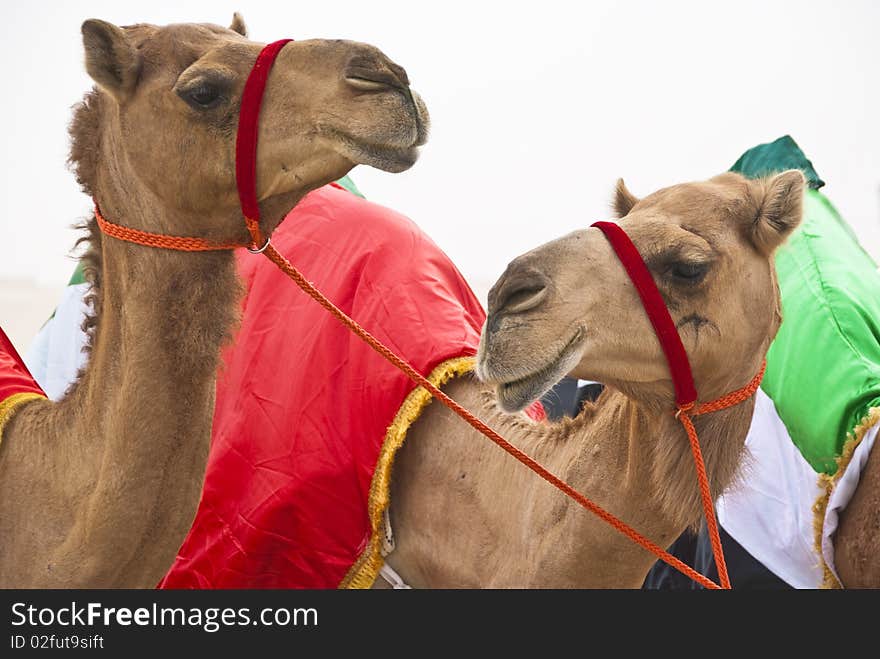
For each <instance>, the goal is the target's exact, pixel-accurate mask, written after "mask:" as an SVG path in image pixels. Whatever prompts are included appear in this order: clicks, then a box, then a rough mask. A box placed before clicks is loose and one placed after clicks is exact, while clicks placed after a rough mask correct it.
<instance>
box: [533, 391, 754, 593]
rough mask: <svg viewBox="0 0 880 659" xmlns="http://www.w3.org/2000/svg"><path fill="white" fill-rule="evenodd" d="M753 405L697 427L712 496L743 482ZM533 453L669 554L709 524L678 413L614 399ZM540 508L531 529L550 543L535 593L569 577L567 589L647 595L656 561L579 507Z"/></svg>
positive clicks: (539, 557) (539, 556)
mask: <svg viewBox="0 0 880 659" xmlns="http://www.w3.org/2000/svg"><path fill="white" fill-rule="evenodd" d="M753 405H754V401H753V399H752V400H749V401H747V402H745V403H742V404H740V405H738V406H736V407H734V408H729V409H726V410H722V411H719V412H715V413H712V414H709V415H705V416H699V417H696V418H695V419H694V423H695V426H696V429H697V432H698V435H699V438H700V444H701V447H702V451H703V457H704V460H705V463H706V469H707V472H708V474H709V480H710V484H711V486H712V491H713V496H717V495H718V494H720V493H721V492H722V491H723V490H724V489H725V488H726V487H727V486H728V485H729V484H730V483H731V481H732V480H733V479H734V478H735V476H736V471H737V468H738V467H739V464H740V460H741V457H742V451H743V446H744V442H745V437H746V433H747V432H748V427H749V423H750V419H751V413H752V409H753ZM532 448H533V450H534V451H535V452H536V454H539V455H540V456H541V459H542V460H544V461H546V462H547V463H551V464H553V465H554V469H555V470H556V471H557V473H559V474H561V475H562V476H563V478H564V479H565V480H566V481H567V482H569V483H570V484H571V485H573V486H574V487H575V488H576V489H577V490H579V491H581V492H583V493H584V494H586V495H587V496H589V497H590V498H592V499H593V500H594V501H595V502H596V503H598V504H599V505H601V506H602V507H604V508H605V509H606V510H608V511H609V512H611V513H613V514H614V515H616V516H618V517H619V518H620V519H622V520H623V521H624V522H626V523H627V524H629V525H631V526H632V527H634V528H635V529H636V530H637V531H638V532H640V533H641V534H642V535H644V536H646V537H647V538H648V539H650V540H652V541H653V542H655V543H656V544H658V545H660V546H661V547H663V548H666V547H667V546H668V545H669V544H670V543H671V542H672V541H673V540H674V539H675V538H676V537H678V535H680V534H681V533H682V532H683V531H684V530H685V529H686V528H687V527H688V526H691V525H693V524H694V523H696V522H697V521H698V520H699V519H701V517H702V506H701V503H700V496H699V489H698V486H697V478H696V471H695V467H694V464H693V458H692V455H691V451H690V446H689V443H688V440H687V435H686V433H685V430H684V428H683V427H682V425H681V423H680V422H679V421H678V420H676V419H675V418H674V417H673V415H672V414H671V413H657V412H649V411H646V408H645V407H644V406H643V405H640V404H638V403H636V402H634V401H633V400H632V399H630V398H627V397H626V396H624V395H623V394H621V393H619V392H610V391H609V392H606V393H605V394H604V395H603V397H602V398H601V399H600V401H599V404H598V405H597V406H596V407H595V409H594V410H593V412H592V414H590V413H587V414H586V415H585V416H584V417H583V418H579V419H575V420H574V421H571V422H567V423H564V424H562V425H561V426H560V427H557V428H554V429H553V430H550V431H549V432H548V433H546V435H545V436H544V437H541V438H540V439H538V440H536V441H535V442H534V443H533V446H532ZM555 498H558V497H555ZM537 501H538V502H537V503H536V505H535V507H534V511H533V517H532V520H531V523H532V524H534V525H535V526H536V527H539V528H536V529H535V531H536V536H539V537H543V539H542V541H541V543H540V546H539V547H538V550H537V553H536V555H535V557H534V558H535V560H536V565H538V566H539V568H538V570H537V571H536V572H535V573H534V574H532V575H530V579H535V580H536V583H534V585H549V584H542V583H541V581H542V579H543V577H544V576H545V575H547V576H549V577H550V579H551V580H552V579H553V578H555V577H558V576H561V575H564V581H565V582H566V583H567V584H568V585H578V584H582V585H590V586H602V585H606V586H617V587H619V586H623V585H627V586H632V587H638V586H640V585H641V583H642V581H643V580H644V577H645V575H646V574H647V572H648V570H649V569H650V566H651V564H652V563H653V562H654V560H656V558H655V557H654V556H653V555H652V554H649V553H648V552H647V551H645V550H643V549H641V548H639V547H638V546H637V545H635V544H634V543H633V542H632V541H631V540H629V539H627V538H626V537H624V536H623V535H621V534H620V533H618V532H617V531H615V530H614V529H612V528H611V527H610V526H608V525H606V524H605V523H604V522H601V521H599V520H598V519H597V518H596V517H595V516H593V515H592V514H590V513H588V512H587V511H585V510H583V509H582V508H580V507H579V506H577V505H576V504H571V503H568V504H565V507H564V509H563V510H561V511H559V512H557V514H555V515H554V514H552V509H553V508H554V507H555V508H557V510H558V508H559V505H560V504H559V503H558V501H557V502H554V503H553V504H550V503H549V502H548V503H547V504H544V503H543V500H537ZM542 526H543V527H544V528H540V527H542ZM554 545H555V546H554ZM562 548H564V550H562V551H559V550H560V549H562ZM542 573H544V574H542ZM560 585H561V584H560Z"/></svg>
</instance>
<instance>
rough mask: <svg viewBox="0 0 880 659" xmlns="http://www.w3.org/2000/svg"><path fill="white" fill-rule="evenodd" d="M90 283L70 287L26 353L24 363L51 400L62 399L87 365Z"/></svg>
mask: <svg viewBox="0 0 880 659" xmlns="http://www.w3.org/2000/svg"><path fill="white" fill-rule="evenodd" d="M87 290H88V284H76V285H74V286H68V287H67V288H66V289H65V290H64V293H63V294H62V297H61V302H60V303H59V304H58V308H57V309H56V310H55V316H54V317H52V318H50V319H49V320H48V321H47V322H46V324H45V325H43V327H42V329H41V330H40V332H39V333H38V334H37V336H36V338H35V339H34V340H33V341H32V342H31V345H30V347H29V348H28V350H27V352H26V353H25V354H24V357H23V359H24V363H25V366H27V367H28V370H29V371H30V372H31V374H32V375H33V376H34V379H36V381H37V384H39V385H40V386H41V387H42V388H43V391H45V392H46V395H47V396H48V397H49V398H50V399H51V400H58V399H59V398H61V397H62V396H63V395H64V392H65V391H67V388H68V387H69V386H70V384H71V383H72V382H73V381H74V379H76V374H77V373H78V372H79V369H80V368H81V367H82V366H83V365H84V364H85V362H86V355H85V353H84V352H83V346H85V343H86V335H85V332H83V331H82V323H83V319H84V318H85V314H86V311H87V307H86V304H85V302H84V301H83V297H84V296H85V294H86V291H87Z"/></svg>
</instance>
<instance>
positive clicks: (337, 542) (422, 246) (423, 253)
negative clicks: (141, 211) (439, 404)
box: [162, 186, 485, 588]
mask: <svg viewBox="0 0 880 659" xmlns="http://www.w3.org/2000/svg"><path fill="white" fill-rule="evenodd" d="M272 240H273V244H275V245H276V247H277V248H278V249H279V251H281V252H282V253H283V254H285V255H287V256H288V258H290V259H291V260H292V261H293V262H294V263H296V265H297V267H298V268H299V269H300V270H301V271H302V272H303V273H304V275H305V276H306V277H308V278H309V279H310V280H311V281H313V282H314V283H315V284H316V285H317V286H318V288H320V289H321V290H322V291H323V292H324V294H325V295H327V296H328V297H329V298H330V299H331V300H332V301H333V302H334V303H335V304H337V305H338V306H339V307H340V308H341V309H342V310H343V311H345V312H346V313H348V314H349V315H351V316H352V317H353V318H355V319H356V320H357V321H358V322H360V323H361V324H362V325H363V326H364V327H365V328H366V329H367V330H368V331H370V332H371V333H373V335H374V336H376V337H377V338H379V339H380V340H381V341H382V342H384V343H385V344H386V345H388V346H389V347H390V348H392V349H393V350H394V351H395V352H397V353H398V354H399V355H401V356H403V357H404V358H406V359H407V360H409V361H410V362H411V363H412V364H413V366H414V367H415V368H416V369H418V370H419V371H420V372H421V373H424V374H428V373H430V372H431V371H432V370H433V369H434V368H435V367H436V366H438V365H439V364H440V363H442V362H444V361H446V360H448V359H451V358H454V357H459V356H463V355H473V354H475V353H476V349H477V345H478V341H479V336H480V329H481V327H482V325H483V322H484V321H485V313H484V311H483V309H482V307H481V305H480V304H479V302H478V301H477V299H476V297H475V296H474V294H473V293H472V292H471V290H470V288H469V287H468V285H467V283H466V282H465V280H464V278H463V277H462V276H461V274H460V273H459V272H458V270H457V269H456V268H455V266H454V265H453V264H452V262H451V261H450V260H449V258H448V257H447V256H446V255H445V254H444V253H443V252H442V251H441V250H440V249H439V248H438V247H437V246H436V245H435V244H434V243H433V242H432V241H431V240H430V238H428V237H427V236H426V235H425V234H424V233H423V232H422V231H421V230H419V228H418V227H417V226H416V225H415V224H413V223H412V222H411V221H410V220H408V219H407V218H405V217H403V216H401V215H399V214H397V213H395V212H394V211H391V210H388V209H386V208H383V207H381V206H378V205H376V204H373V203H370V202H368V201H365V200H363V199H360V198H359V197H357V196H355V195H353V194H350V193H348V192H345V191H343V190H339V189H337V188H335V187H333V186H325V187H323V188H321V189H319V190H316V191H314V192H312V193H310V194H309V195H307V196H306V197H305V198H304V199H303V200H302V201H301V202H300V203H299V204H298V205H297V206H296V208H295V209H294V210H293V211H292V212H291V213H290V214H289V215H288V216H287V218H286V219H285V220H284V222H283V223H282V224H281V225H280V227H279V228H278V229H277V230H276V231H275V234H274V235H273V238H272ZM238 266H239V272H240V274H241V276H242V277H243V279H244V280H245V282H246V286H247V297H246V299H245V301H244V305H243V320H242V323H241V328H240V330H239V333H238V336H237V337H236V339H235V343H234V346H233V347H230V348H229V349H228V350H226V351H225V353H224V365H223V367H222V369H221V376H220V380H219V382H218V386H217V404H216V409H215V413H214V427H213V442H212V447H211V452H210V456H209V461H208V467H207V474H206V479H205V487H204V491H203V495H202V501H201V504H200V506H199V509H198V513H197V515H196V519H195V523H194V524H193V528H192V529H191V531H190V533H189V535H188V537H187V539H186V541H185V542H184V543H183V546H182V547H181V549H180V553H179V556H178V558H177V560H176V562H175V563H174V565H173V566H172V568H171V570H170V571H169V573H168V575H167V576H166V578H165V580H164V582H163V583H162V586H163V587H172V588H209V587H211V588H335V587H337V586H338V585H339V583H340V581H341V580H342V579H343V578H344V577H345V575H346V573H347V572H348V570H349V568H350V567H351V566H352V565H353V564H354V562H355V561H356V560H357V558H358V557H359V556H360V553H361V551H362V550H363V549H364V547H365V546H366V543H367V541H368V539H369V537H370V533H371V527H370V522H369V517H368V509H367V503H368V499H369V490H370V484H371V482H372V477H373V473H374V471H375V466H376V462H377V460H378V456H379V451H380V449H381V446H382V443H383V440H384V438H385V434H386V431H387V429H388V427H389V425H391V423H392V421H393V419H394V416H395V414H396V413H397V411H398V409H399V408H400V406H401V404H402V403H403V401H404V399H405V398H406V396H407V395H408V394H409V393H410V392H411V391H412V390H413V388H414V386H415V385H414V384H413V383H412V382H411V381H410V380H409V379H408V378H407V377H406V376H405V375H404V374H403V373H401V372H400V371H398V370H397V369H396V368H395V367H394V366H392V365H391V364H389V363H388V362H386V361H385V360H384V359H383V358H382V357H381V356H379V355H378V354H376V353H375V352H374V351H373V350H372V349H371V348H370V347H369V346H368V345H367V344H366V343H364V342H363V341H361V340H360V339H359V338H358V337H357V336H355V335H354V334H352V333H350V332H349V331H348V330H347V329H346V328H345V327H344V326H342V325H341V324H340V323H338V322H337V321H336V319H335V318H333V317H332V316H330V315H329V314H328V313H327V312H326V311H324V309H323V308H321V307H320V306H319V305H318V304H316V303H315V302H314V301H313V300H312V299H311V298H309V297H308V296H307V295H306V294H305V293H303V292H302V291H301V290H300V289H299V288H297V287H296V286H294V285H293V284H292V283H291V282H290V281H289V280H288V279H287V278H286V277H285V275H284V274H283V273H282V272H281V271H280V270H279V269H278V268H276V267H275V266H274V264H273V263H271V262H270V261H269V260H268V259H265V258H262V257H260V256H253V255H250V254H248V253H247V252H245V251H243V250H240V251H239V253H238ZM465 428H466V427H465V425H464V423H462V431H463V432H464V431H465Z"/></svg>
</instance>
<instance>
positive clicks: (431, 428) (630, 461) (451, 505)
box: [375, 170, 804, 588]
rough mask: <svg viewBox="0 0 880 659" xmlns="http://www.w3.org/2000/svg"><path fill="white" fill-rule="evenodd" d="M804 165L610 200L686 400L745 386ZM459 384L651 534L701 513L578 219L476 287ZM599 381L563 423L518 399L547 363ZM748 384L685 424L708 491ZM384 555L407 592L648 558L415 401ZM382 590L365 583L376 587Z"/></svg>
mask: <svg viewBox="0 0 880 659" xmlns="http://www.w3.org/2000/svg"><path fill="white" fill-rule="evenodd" d="M803 186H804V177H803V175H802V174H801V173H800V172H799V171H796V170H790V171H787V172H783V173H781V174H778V175H776V176H774V177H772V178H767V179H764V180H759V181H751V180H748V179H745V178H743V177H741V176H740V175H738V174H730V173H728V174H722V175H720V176H717V177H715V178H712V179H710V180H708V181H705V182H698V183H687V184H681V185H675V186H672V187H670V188H666V189H663V190H660V191H658V192H655V193H654V194H651V195H649V196H647V197H645V198H643V199H638V198H636V197H635V196H634V195H633V194H632V193H630V192H629V190H628V189H627V188H626V186H625V185H624V184H623V181H622V180H621V181H619V182H618V186H617V190H616V196H615V202H614V206H615V209H616V213H617V216H618V217H619V218H621V225H622V226H623V227H624V229H625V230H626V231H627V233H628V234H629V236H630V237H631V239H632V240H633V242H634V244H635V246H636V247H637V248H638V250H639V252H640V253H641V255H642V257H643V258H644V259H645V261H646V263H647V264H648V266H649V268H650V269H651V271H652V273H653V274H654V278H655V280H656V282H657V284H658V286H659V288H660V291H661V293H662V295H663V296H664V299H665V301H666V304H667V306H668V308H669V309H670V312H671V314H672V317H673V320H674V321H675V322H676V325H677V327H678V329H679V333H680V335H681V338H682V341H683V343H684V346H685V348H686V350H687V352H688V355H689V359H690V362H691V366H692V369H693V373H694V379H695V382H696V385H697V390H698V393H699V400H701V401H709V400H712V399H715V398H716V397H719V396H721V395H723V394H725V393H727V392H730V391H733V390H735V389H738V388H740V387H742V386H744V385H745V384H746V383H748V382H749V381H750V380H751V379H752V378H753V377H754V376H755V374H756V373H757V372H758V370H759V368H760V366H761V362H762V360H763V358H764V355H765V353H766V351H767V348H768V346H769V345H770V342H771V341H772V339H773V337H774V336H775V334H776V331H777V329H778V327H779V325H780V322H781V312H780V300H779V293H778V288H777V284H776V278H775V271H774V267H773V261H772V256H773V252H774V250H775V249H776V248H777V247H778V246H779V245H780V244H781V243H782V242H783V241H784V240H785V238H786V236H787V235H788V234H790V233H791V231H792V230H793V229H794V228H795V227H796V226H797V225H798V223H799V222H800V220H801V215H802V198H803ZM488 311H489V315H488V318H487V321H486V324H485V326H484V329H483V333H482V337H481V340H480V348H479V353H478V356H477V365H476V374H477V376H478V378H479V380H477V379H474V378H459V379H456V380H453V381H451V382H450V383H448V384H447V385H445V387H444V389H445V391H446V392H447V393H448V394H449V395H450V396H451V397H452V398H454V399H455V400H457V401H458V402H460V403H461V404H463V405H464V406H465V407H467V408H468V409H469V410H471V411H472V412H474V413H476V414H477V415H478V416H479V417H480V418H482V419H483V420H484V421H485V422H486V423H488V425H490V426H491V427H493V428H495V429H497V430H499V432H501V434H502V435H504V436H505V437H506V438H507V439H508V440H510V441H512V442H513V443H514V444H515V445H517V446H518V447H519V448H520V449H522V450H524V451H525V452H526V453H528V454H529V455H531V456H533V457H535V458H536V459H537V460H538V461H539V462H541V463H542V464H544V465H545V466H546V467H548V468H549V469H550V471H551V472H553V473H555V474H557V475H558V476H560V477H562V478H563V480H565V481H567V482H568V483H569V484H571V485H573V486H574V487H575V488H576V489H577V490H579V491H581V492H583V493H584V494H586V495H587V496H588V497H590V498H591V499H592V500H593V501H595V502H596V503H598V504H599V505H601V506H602V507H604V508H605V509H606V510H608V511H609V512H611V513H613V514H614V515H616V516H618V517H619V518H620V519H622V520H624V521H626V522H627V523H629V524H631V525H632V526H633V527H634V528H635V529H636V530H638V531H639V532H640V533H642V534H643V535H645V536H646V537H648V538H650V539H651V540H653V541H654V542H655V543H657V544H659V545H661V546H667V545H668V544H669V543H670V542H671V541H672V540H673V539H675V538H676V537H678V535H679V534H680V533H681V532H682V531H683V530H685V529H686V528H687V527H692V526H694V525H695V524H698V523H699V521H700V519H701V516H702V509H701V506H700V499H699V491H698V487H697V481H696V476H695V471H694V465H693V462H692V458H691V454H690V450H689V447H688V442H687V439H686V437H685V434H684V431H683V430H682V427H681V425H680V423H679V422H678V421H677V420H676V419H675V418H674V417H673V415H672V413H671V410H674V395H673V388H672V382H671V378H670V375H669V373H668V367H667V363H666V360H665V358H664V356H663V354H662V352H661V348H660V344H659V341H658V340H657V338H656V337H655V335H654V331H653V329H652V328H651V326H650V324H649V321H648V318H647V316H646V314H645V312H644V310H643V308H642V305H641V303H640V301H639V299H638V297H637V295H636V292H635V289H634V287H633V286H632V284H631V282H630V280H629V278H628V277H627V275H626V273H625V271H624V269H623V267H622V266H621V264H620V262H619V261H618V258H617V256H616V255H615V253H614V252H613V250H612V249H611V247H610V245H609V244H608V242H607V241H606V239H605V237H604V236H603V235H602V233H600V232H599V231H598V230H596V229H588V230H581V231H576V232H574V233H571V234H569V235H567V236H564V237H562V238H560V239H558V240H555V241H553V242H550V243H547V244H545V245H543V246H541V247H538V248H537V249H535V250H532V251H530V252H528V253H526V254H524V255H522V256H519V257H518V258H516V259H515V260H514V261H513V262H511V264H510V265H509V266H508V268H507V270H506V272H505V273H504V274H503V276H502V277H501V278H500V279H499V281H498V282H497V283H496V284H495V286H494V287H493V288H492V290H491V291H490V293H489V310H488ZM566 374H571V375H573V376H574V377H578V378H582V379H586V380H595V381H599V382H603V383H605V384H606V388H605V390H604V391H603V393H602V394H601V395H600V397H599V398H598V400H597V401H596V402H595V403H592V404H591V403H587V404H586V405H585V407H584V409H583V410H582V411H581V412H580V414H579V415H578V416H577V417H576V418H574V419H568V420H563V421H561V422H557V423H552V424H550V423H545V424H536V423H533V422H532V421H530V420H529V419H527V418H526V417H525V416H524V415H522V414H519V413H517V412H518V411H519V410H522V409H524V408H525V407H526V406H527V405H529V404H530V403H531V402H532V401H534V400H536V399H537V398H539V397H540V396H541V395H542V394H544V392H546V391H547V390H548V389H549V388H550V387H551V386H552V385H553V384H554V383H555V382H557V381H558V380H559V379H560V378H561V377H562V376H564V375H566ZM753 408H754V398H751V399H749V400H748V401H746V402H744V403H742V404H739V405H736V406H734V407H731V408H728V409H725V410H722V411H719V412H715V413H712V414H708V415H705V416H698V417H696V418H695V419H694V421H695V424H696V428H697V431H698V433H699V437H700V441H701V445H702V447H703V455H704V458H705V462H706V468H707V470H708V475H709V480H710V486H711V490H712V492H713V494H714V495H715V496H717V495H718V494H719V493H721V492H722V491H724V489H725V488H727V487H728V486H729V485H730V484H731V483H733V482H734V481H735V479H736V478H737V475H738V469H739V467H740V465H741V463H742V461H743V453H744V451H743V447H744V441H745V437H746V433H747V431H748V428H749V422H750V419H751V415H752V411H753ZM391 491H392V496H391V507H390V519H391V528H392V529H393V532H394V536H395V540H396V549H395V550H394V551H393V552H392V553H391V554H390V555H389V556H388V557H387V562H388V563H389V565H390V566H391V567H392V568H393V569H394V570H395V571H396V572H397V573H398V574H399V575H400V576H401V577H402V579H403V580H404V581H405V582H406V583H407V584H409V585H410V586H412V587H434V588H437V587H441V588H450V587H456V588H472V587H490V588H506V587H517V588H519V587H522V588H535V587H538V588H570V587H615V588H622V587H626V588H637V587H639V586H641V584H642V582H643V581H644V578H645V576H646V574H647V573H648V570H649V569H650V567H651V565H652V564H653V563H654V561H655V560H656V558H655V557H654V556H653V554H650V553H649V552H647V551H646V550H644V549H642V548H641V547H639V546H638V545H635V544H633V543H632V542H631V541H630V540H629V539H627V538H626V537H624V536H623V535H621V534H620V533H618V532H617V531H615V530H614V529H613V528H611V527H610V526H607V525H606V524H605V523H604V522H602V521H601V520H600V519H598V518H597V517H595V516H593V515H591V514H589V513H587V512H586V511H584V510H583V509H581V508H580V507H579V506H578V505H576V504H575V503H574V502H572V501H570V500H569V499H567V498H566V497H565V496H563V495H562V494H561V493H559V492H557V491H556V490H555V489H553V488H552V487H551V486H549V485H548V484H547V483H545V482H543V481H542V480H540V479H539V478H538V477H537V476H535V475H534V474H533V473H531V472H530V471H528V470H527V469H525V468H523V467H522V466H521V465H520V464H519V463H517V462H516V461H514V460H512V459H510V457H509V456H507V455H505V454H504V453H503V452H501V451H500V450H498V449H497V447H495V446H493V445H492V444H491V443H490V442H489V441H488V440H487V439H485V438H484V437H482V436H480V435H479V434H477V433H476V431H473V430H471V429H470V428H469V427H468V426H466V425H465V424H464V423H463V422H462V421H461V420H460V419H458V418H456V417H455V416H454V415H453V414H452V413H451V412H450V411H448V410H447V409H446V408H445V407H443V406H441V405H438V404H434V405H430V406H429V407H428V408H427V409H426V410H425V412H424V413H423V414H422V416H421V418H420V419H419V420H418V421H417V422H416V423H415V424H414V425H413V426H412V428H411V429H410V434H409V438H408V439H407V441H406V444H405V445H404V446H403V448H402V449H401V450H400V452H399V453H398V456H397V458H396V461H395V464H394V469H393V480H392V486H391ZM384 585H385V584H384V583H383V582H382V581H381V580H377V583H376V584H375V586H376V587H383V586H384Z"/></svg>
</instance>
